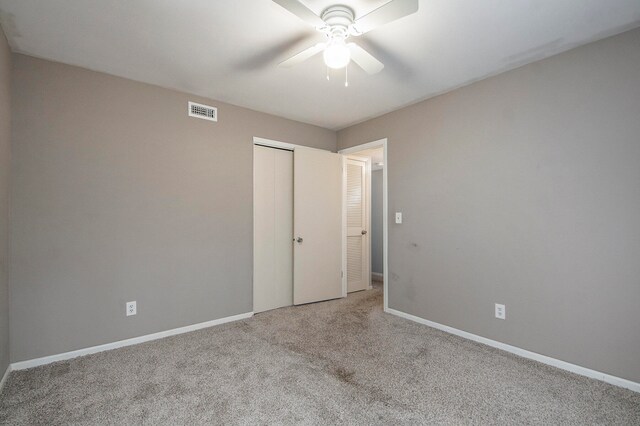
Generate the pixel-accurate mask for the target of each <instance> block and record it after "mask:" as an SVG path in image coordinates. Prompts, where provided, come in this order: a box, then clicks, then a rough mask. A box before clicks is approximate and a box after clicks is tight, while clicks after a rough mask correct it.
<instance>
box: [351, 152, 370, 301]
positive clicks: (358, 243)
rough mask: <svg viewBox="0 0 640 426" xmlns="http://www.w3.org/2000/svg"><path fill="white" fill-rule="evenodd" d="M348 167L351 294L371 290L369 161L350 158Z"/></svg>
mask: <svg viewBox="0 0 640 426" xmlns="http://www.w3.org/2000/svg"><path fill="white" fill-rule="evenodd" d="M345 164H346V165H345V167H346V179H347V185H346V200H345V205H346V209H345V210H346V215H347V218H346V227H347V235H346V238H347V292H349V293H351V292H353V291H360V290H365V289H367V288H368V287H369V262H368V253H369V250H368V248H369V235H368V230H369V229H368V218H367V202H368V200H367V198H368V197H367V194H368V193H367V179H366V176H367V161H366V160H356V159H352V158H347V160H346V161H345Z"/></svg>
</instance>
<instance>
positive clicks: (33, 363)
mask: <svg viewBox="0 0 640 426" xmlns="http://www.w3.org/2000/svg"><path fill="white" fill-rule="evenodd" d="M252 316H253V312H247V313H244V314H238V315H233V316H230V317H225V318H219V319H215V320H212V321H206V322H201V323H198V324H193V325H187V326H185V327H179V328H174V329H171V330H166V331H160V332H158V333H153V334H146V335H144V336H139V337H133V338H131V339H126V340H120V341H117V342H113V343H106V344H104V345H98V346H92V347H89V348H84V349H78V350H75V351H71V352H64V353H61V354H57V355H50V356H45V357H42V358H35V359H30V360H27V361H19V362H14V363H12V364H11V365H10V366H9V367H10V369H11V370H24V369H26V368H32V367H37V366H39V365H45V364H51V363H52V362H57V361H63V360H66V359H71V358H76V357H79V356H84V355H90V354H95V353H97V352H103V351H108V350H111V349H117V348H122V347H124V346H131V345H137V344H139V343H144V342H149V341H151V340H157V339H162V338H163V337H169V336H175V335H176V334H183V333H189V332H190V331H196V330H200V329H203V328H208V327H213V326H214V325H220V324H225V323H228V322H233V321H239V320H242V319H246V318H251V317H252Z"/></svg>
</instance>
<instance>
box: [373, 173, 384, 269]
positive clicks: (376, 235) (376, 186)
mask: <svg viewBox="0 0 640 426" xmlns="http://www.w3.org/2000/svg"><path fill="white" fill-rule="evenodd" d="M382 174H383V172H382V170H373V171H372V172H371V272H377V273H379V274H382V273H383V271H384V266H383V261H382V216H383V211H382Z"/></svg>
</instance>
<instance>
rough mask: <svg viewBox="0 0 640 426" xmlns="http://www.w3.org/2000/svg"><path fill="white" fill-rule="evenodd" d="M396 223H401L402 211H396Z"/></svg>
mask: <svg viewBox="0 0 640 426" xmlns="http://www.w3.org/2000/svg"><path fill="white" fill-rule="evenodd" d="M396 223H398V224H400V223H402V212H396Z"/></svg>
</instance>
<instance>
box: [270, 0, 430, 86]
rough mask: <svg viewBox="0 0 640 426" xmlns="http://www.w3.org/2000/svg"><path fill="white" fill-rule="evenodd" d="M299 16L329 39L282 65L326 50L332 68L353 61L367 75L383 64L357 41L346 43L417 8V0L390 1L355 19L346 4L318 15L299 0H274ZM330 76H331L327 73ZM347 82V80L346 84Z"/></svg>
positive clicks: (324, 55)
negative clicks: (350, 38) (353, 37)
mask: <svg viewBox="0 0 640 426" xmlns="http://www.w3.org/2000/svg"><path fill="white" fill-rule="evenodd" d="M273 1H274V2H275V3H277V4H279V5H280V6H282V7H283V8H285V9H287V10H288V11H289V12H291V13H293V14H294V15H296V16H297V17H298V18H300V19H302V20H303V21H305V22H307V23H308V24H310V25H312V26H314V27H315V28H316V30H318V31H320V32H321V33H323V34H325V35H326V37H327V38H328V40H327V42H325V43H318V44H316V45H315V46H311V47H309V48H307V49H305V50H303V51H302V52H300V53H297V54H295V55H294V56H292V57H291V58H289V59H287V60H286V61H284V62H281V63H280V66H281V67H292V66H294V65H297V64H299V63H301V62H304V61H306V60H307V59H309V58H311V57H312V56H314V55H316V54H318V53H320V52H323V57H324V62H325V64H326V65H327V67H329V68H333V69H341V68H345V67H346V66H347V65H348V64H349V62H350V61H351V60H353V62H355V63H356V64H358V65H359V66H360V68H362V69H363V70H365V71H366V72H367V73H368V74H376V73H378V72H380V71H381V70H382V69H383V68H384V64H383V63H382V62H380V61H379V60H377V59H376V58H375V57H373V55H371V54H370V53H369V52H367V51H366V50H364V49H363V48H362V47H360V46H358V45H357V44H355V43H347V42H346V40H347V38H349V36H356V37H357V36H360V35H362V34H365V33H367V32H369V31H371V30H373V29H375V28H377V27H379V26H382V25H384V24H388V23H389V22H392V21H395V20H396V19H400V18H403V17H405V16H407V15H411V14H412V13H415V12H417V11H418V0H391V1H390V2H388V3H386V4H384V5H382V6H380V7H379V8H377V9H375V10H374V11H372V12H370V13H368V14H366V15H364V16H362V17H360V18H358V19H355V15H354V13H353V10H352V9H351V8H349V7H347V6H344V5H340V4H337V5H333V6H330V7H328V8H327V9H325V11H324V12H322V14H321V16H318V15H316V14H315V13H314V12H313V11H311V10H310V9H309V8H307V7H306V6H305V5H304V4H302V3H301V2H300V1H298V0H273ZM327 78H328V75H327ZM346 85H348V83H346V82H345V86H346Z"/></svg>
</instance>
